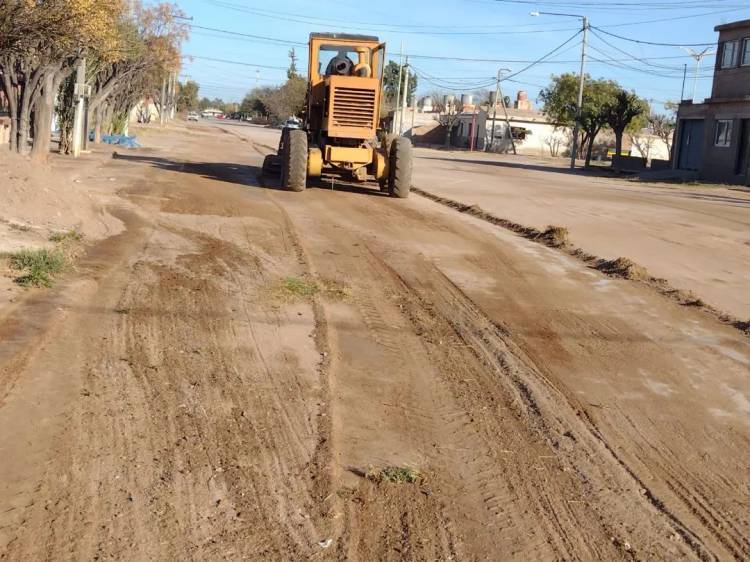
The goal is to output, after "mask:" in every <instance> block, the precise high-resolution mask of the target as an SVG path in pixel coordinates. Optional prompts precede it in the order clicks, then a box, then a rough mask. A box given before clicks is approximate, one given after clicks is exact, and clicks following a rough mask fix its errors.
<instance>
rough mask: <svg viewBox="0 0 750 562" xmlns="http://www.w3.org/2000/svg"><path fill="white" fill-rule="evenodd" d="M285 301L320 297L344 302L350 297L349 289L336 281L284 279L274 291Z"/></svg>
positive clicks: (303, 278)
mask: <svg viewBox="0 0 750 562" xmlns="http://www.w3.org/2000/svg"><path fill="white" fill-rule="evenodd" d="M272 292H273V293H274V295H275V296H276V297H277V298H279V299H281V300H283V301H293V300H306V299H311V298H313V297H315V296H316V295H320V296H322V297H325V298H328V299H331V300H343V299H345V298H348V297H349V295H350V289H349V287H348V286H347V285H346V284H345V283H342V282H340V281H336V280H334V279H318V280H315V279H311V278H309V277H306V276H304V277H292V276H290V277H284V278H283V279H282V280H281V282H280V283H279V285H278V286H277V287H276V288H275V289H274V290H273V291H272Z"/></svg>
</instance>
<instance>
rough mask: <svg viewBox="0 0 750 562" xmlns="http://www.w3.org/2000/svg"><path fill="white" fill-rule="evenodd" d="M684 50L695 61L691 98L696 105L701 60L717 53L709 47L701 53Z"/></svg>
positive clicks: (683, 48) (685, 48) (684, 48)
mask: <svg viewBox="0 0 750 562" xmlns="http://www.w3.org/2000/svg"><path fill="white" fill-rule="evenodd" d="M682 50H683V51H685V52H686V53H687V54H689V55H690V56H691V57H693V58H694V59H695V75H694V76H693V97H692V98H690V99H691V100H692V101H693V103H695V89H696V88H697V87H698V71H699V70H700V67H701V59H702V58H703V57H707V56H709V55H713V54H715V51H712V50H711V49H710V48H709V47H706V48H705V49H703V50H702V51H701V52H700V53H699V52H697V51H694V50H693V49H688V48H687V47H682ZM680 101H682V100H680Z"/></svg>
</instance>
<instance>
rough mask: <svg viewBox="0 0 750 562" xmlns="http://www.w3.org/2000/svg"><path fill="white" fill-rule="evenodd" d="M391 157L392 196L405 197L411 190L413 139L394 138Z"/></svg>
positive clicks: (390, 188) (390, 183)
mask: <svg viewBox="0 0 750 562" xmlns="http://www.w3.org/2000/svg"><path fill="white" fill-rule="evenodd" d="M389 157H390V160H389V163H388V164H389V166H388V167H389V171H388V176H389V177H388V184H389V185H388V187H389V192H390V194H391V196H392V197H398V198H399V199H405V198H406V197H409V191H410V190H411V170H412V150H411V141H410V140H409V139H407V138H404V137H398V138H396V139H393V142H392V143H391V150H390V154H389Z"/></svg>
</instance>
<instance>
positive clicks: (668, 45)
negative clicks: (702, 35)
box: [591, 25, 716, 47]
mask: <svg viewBox="0 0 750 562" xmlns="http://www.w3.org/2000/svg"><path fill="white" fill-rule="evenodd" d="M591 28H592V29H596V30H598V31H601V32H602V33H605V34H607V35H610V36H611V37H616V38H617V39H622V40H623V41H630V42H631V43H638V44H640V45H653V46H656V47H711V46H713V45H716V42H715V41H714V42H713V43H657V42H654V41H643V40H642V39H633V38H631V37H623V36H622V35H617V34H616V33H611V32H609V31H605V30H603V29H602V28H601V27H595V26H593V25H592V26H591Z"/></svg>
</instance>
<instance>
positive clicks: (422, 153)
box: [416, 149, 750, 320]
mask: <svg viewBox="0 0 750 562" xmlns="http://www.w3.org/2000/svg"><path fill="white" fill-rule="evenodd" d="M417 154H418V158H417V159H416V169H417V173H418V186H419V187H421V188H422V189H425V190H428V191H430V192H431V193H434V194H436V195H439V196H442V197H447V198H450V199H454V200H458V201H460V202H462V203H465V204H467V205H478V206H479V207H481V208H482V209H484V210H485V211H487V212H490V213H492V214H494V215H495V216H498V217H502V218H506V219H509V220H513V221H516V222H519V223H521V224H523V225H526V226H531V227H534V228H538V229H544V228H545V227H546V226H547V225H550V224H553V225H557V226H562V227H565V228H567V229H568V230H569V231H570V239H571V241H572V243H573V244H575V245H577V246H579V247H581V248H583V249H584V250H585V251H586V252H589V253H592V254H595V255H597V256H600V257H602V258H606V259H615V258H618V257H626V258H629V259H631V260H634V261H635V262H636V263H639V264H641V265H643V266H644V267H646V268H647V269H648V270H649V271H650V272H651V273H652V274H653V275H656V276H657V277H660V278H665V279H667V280H668V281H669V282H670V283H671V284H672V285H673V286H674V287H677V288H678V289H682V290H686V291H693V292H694V293H695V294H697V295H698V296H700V298H702V299H703V300H705V301H706V302H708V303H710V304H711V305H713V306H715V307H717V308H719V309H721V310H723V311H725V312H727V313H730V314H732V315H733V316H736V317H738V318H741V319H742V320H748V319H750V291H748V289H747V288H748V287H749V286H750V234H749V233H750V192H748V191H747V190H742V189H737V188H733V187H731V186H729V187H716V186H714V187H711V188H706V187H700V186H689V185H681V186H674V185H671V186H670V185H668V184H660V185H649V184H643V183H638V182H632V181H627V180H623V179H615V178H605V177H595V176H589V177H585V176H581V175H580V174H569V173H568V170H567V168H565V167H564V162H563V161H562V160H561V161H558V162H555V161H550V160H543V159H539V158H533V157H528V156H522V157H514V156H511V155H489V154H484V153H481V152H474V153H468V152H445V151H438V150H427V149H419V150H418V152H417Z"/></svg>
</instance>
